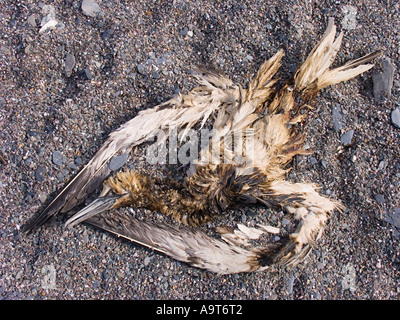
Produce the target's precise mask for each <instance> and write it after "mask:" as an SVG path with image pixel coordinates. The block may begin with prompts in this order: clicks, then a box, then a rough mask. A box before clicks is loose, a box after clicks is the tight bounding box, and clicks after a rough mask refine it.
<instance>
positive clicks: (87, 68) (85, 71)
mask: <svg viewBox="0 0 400 320" xmlns="http://www.w3.org/2000/svg"><path fill="white" fill-rule="evenodd" d="M84 73H85V76H86V79H88V80H92V79H93V74H92V72H91V71H90V68H89V67H86V68H85V70H84Z"/></svg>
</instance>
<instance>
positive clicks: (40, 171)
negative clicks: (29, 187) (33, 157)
mask: <svg viewBox="0 0 400 320" xmlns="http://www.w3.org/2000/svg"><path fill="white" fill-rule="evenodd" d="M45 173H46V168H45V167H42V166H39V167H38V168H37V169H36V171H35V178H36V180H37V181H40V182H42V181H44V174H45Z"/></svg>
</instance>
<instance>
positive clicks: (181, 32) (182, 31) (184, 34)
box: [179, 27, 189, 36]
mask: <svg viewBox="0 0 400 320" xmlns="http://www.w3.org/2000/svg"><path fill="white" fill-rule="evenodd" d="M188 32H189V29H188V28H186V27H184V28H183V29H182V30H181V31H179V33H180V34H181V35H182V36H187V34H188Z"/></svg>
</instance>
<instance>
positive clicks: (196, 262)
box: [85, 211, 259, 274]
mask: <svg viewBox="0 0 400 320" xmlns="http://www.w3.org/2000/svg"><path fill="white" fill-rule="evenodd" d="M85 223H89V224H91V225H93V226H95V227H97V228H100V229H103V230H106V231H108V232H111V233H113V234H115V235H117V236H119V237H123V238H125V239H128V240H130V241H132V242H134V243H138V244H141V245H144V246H146V247H148V248H151V249H153V250H156V251H158V252H161V253H164V254H166V255H168V256H170V257H172V258H173V259H176V260H179V261H182V262H186V263H189V264H190V265H192V266H194V267H197V268H201V269H206V270H209V271H212V272H215V273H219V274H228V273H239V272H251V271H255V270H256V269H257V268H258V267H259V265H257V264H254V259H256V257H257V253H255V252H253V251H251V250H246V249H244V248H241V247H239V246H234V245H230V244H227V243H225V242H223V241H220V240H217V239H214V238H211V237H209V236H208V235H206V234H205V233H204V232H202V231H200V230H198V229H192V228H190V227H186V226H180V227H177V226H173V225H167V224H163V223H157V224H156V223H152V222H147V221H141V220H138V219H135V218H133V217H131V216H128V215H126V214H124V213H122V212H121V211H115V212H113V213H110V212H108V213H105V214H98V215H96V216H93V217H91V218H89V219H87V220H85Z"/></svg>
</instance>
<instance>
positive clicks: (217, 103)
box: [23, 71, 239, 232]
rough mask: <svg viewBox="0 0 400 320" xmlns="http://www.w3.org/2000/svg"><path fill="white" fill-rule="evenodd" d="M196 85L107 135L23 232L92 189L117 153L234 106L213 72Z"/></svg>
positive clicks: (229, 86) (227, 87)
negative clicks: (82, 166) (226, 107)
mask: <svg viewBox="0 0 400 320" xmlns="http://www.w3.org/2000/svg"><path fill="white" fill-rule="evenodd" d="M195 78H196V79H197V81H198V83H199V84H200V85H199V86H198V87H196V88H194V89H193V90H192V91H191V92H189V93H188V94H186V95H178V96H177V97H174V98H172V99H171V100H169V101H167V102H165V103H163V104H161V105H158V106H156V107H154V108H151V109H147V110H143V111H141V112H139V113H138V115H137V116H136V117H134V118H133V119H131V120H130V121H128V122H126V123H125V124H124V125H122V126H121V127H120V128H119V129H117V130H115V131H114V132H112V133H111V134H110V136H109V137H108V139H107V140H106V141H105V143H104V144H103V146H102V147H101V148H100V149H99V150H98V152H97V153H96V154H95V155H94V156H93V158H92V159H91V160H90V161H89V163H88V164H86V166H85V167H84V168H83V169H82V170H81V171H80V172H79V173H78V174H77V175H76V176H75V177H74V178H73V179H72V180H71V181H70V182H69V183H68V185H67V186H66V187H65V188H64V189H63V190H62V191H61V192H60V193H59V194H58V195H57V197H56V198H55V199H54V200H53V201H52V202H51V203H50V204H49V205H48V206H47V207H46V208H45V210H44V211H42V212H41V213H40V214H39V215H37V216H35V217H34V218H33V219H32V220H30V221H29V222H28V223H27V224H26V225H25V226H24V227H23V231H25V232H28V231H30V230H32V229H33V228H36V227H39V226H41V225H43V223H45V222H46V221H47V220H48V219H49V218H50V217H52V216H54V215H55V214H57V213H58V212H62V213H64V212H68V211H69V210H71V209H72V208H73V207H75V206H76V205H78V204H80V203H81V202H82V201H83V200H84V199H85V198H86V197H87V196H88V195H89V194H90V193H92V192H93V191H94V190H96V189H97V188H98V187H99V185H100V184H101V183H102V181H103V180H104V179H105V178H106V177H107V176H108V175H109V174H110V172H111V170H110V168H109V166H108V164H109V162H110V160H111V159H112V158H113V157H114V156H115V155H118V154H121V153H130V152H131V151H132V148H134V147H135V146H138V145H140V144H142V143H143V142H145V141H146V140H148V139H150V138H152V137H154V136H155V135H156V134H157V133H158V132H159V130H165V131H166V132H167V136H168V129H172V128H173V129H177V130H178V129H180V128H182V127H184V126H186V130H187V129H188V128H190V127H191V126H193V125H194V124H196V123H197V122H199V121H200V120H202V121H203V123H204V122H205V120H206V119H207V118H208V117H209V116H210V115H211V114H212V113H213V112H215V111H216V110H217V109H219V108H221V107H223V106H225V105H229V104H232V103H234V101H235V100H236V99H237V97H238V96H239V93H238V92H239V89H238V87H237V86H235V85H234V84H233V83H232V81H231V80H229V79H228V78H226V77H223V76H221V75H216V74H214V73H207V72H204V71H203V72H202V73H197V74H195Z"/></svg>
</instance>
